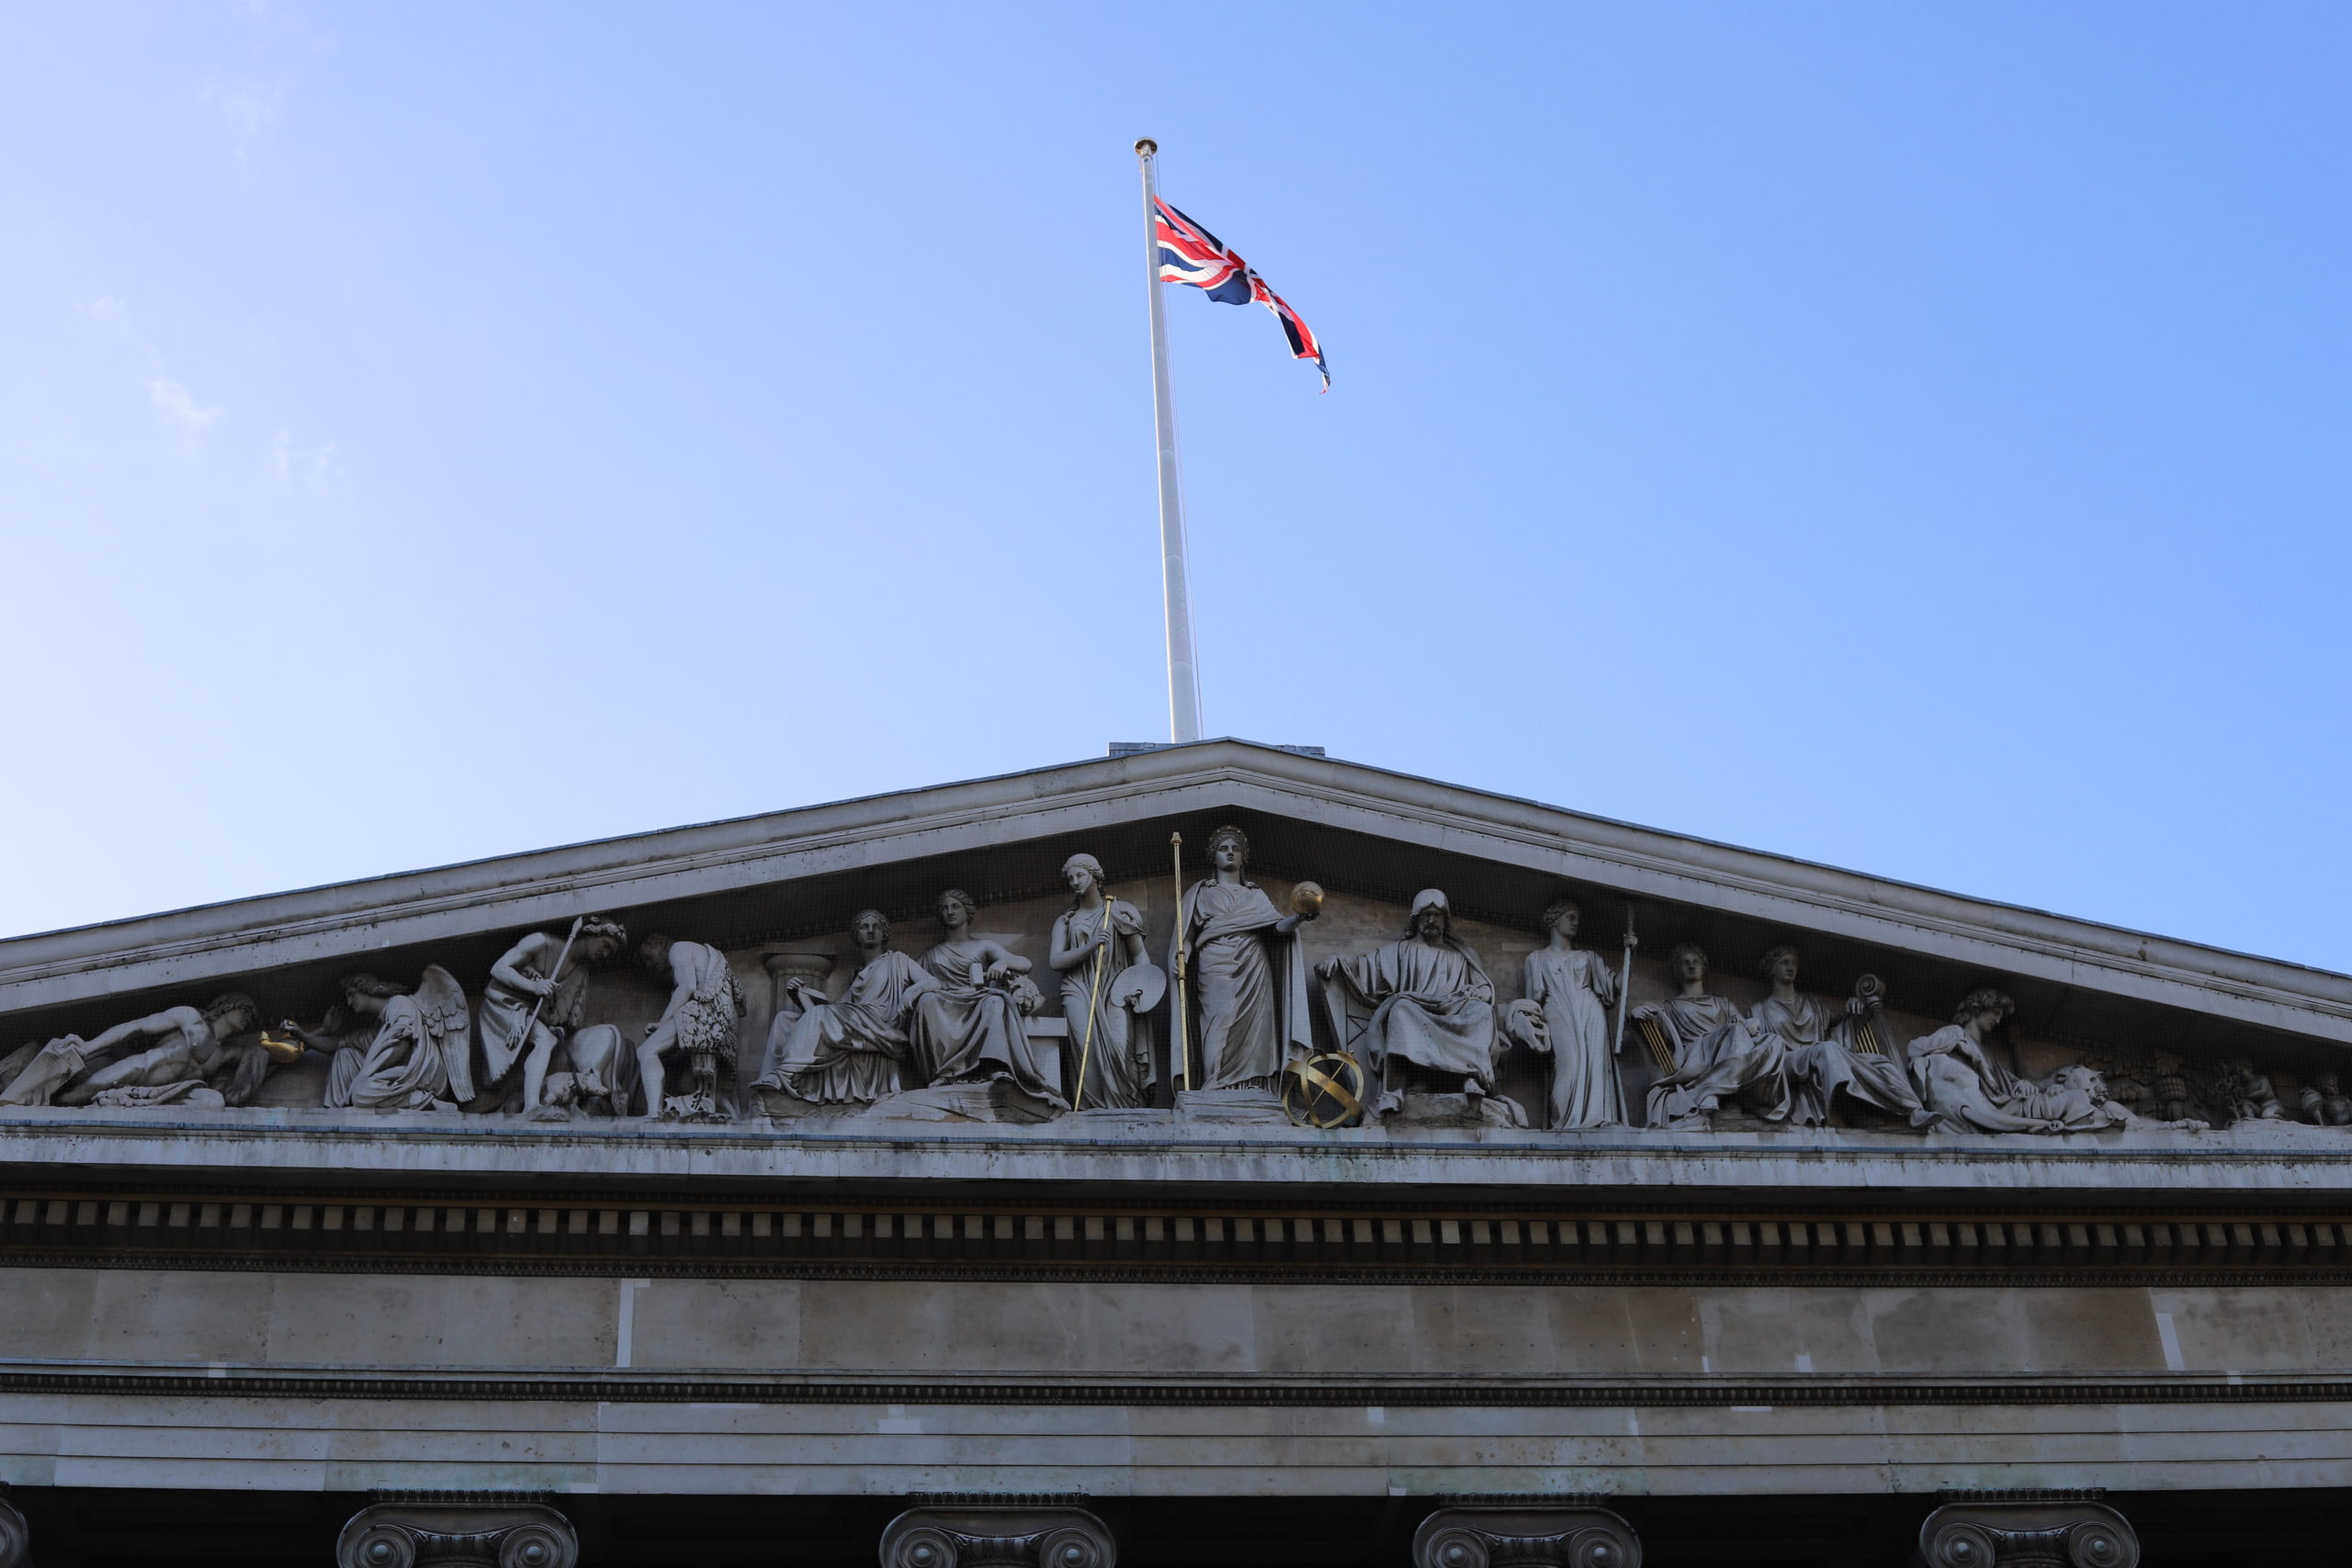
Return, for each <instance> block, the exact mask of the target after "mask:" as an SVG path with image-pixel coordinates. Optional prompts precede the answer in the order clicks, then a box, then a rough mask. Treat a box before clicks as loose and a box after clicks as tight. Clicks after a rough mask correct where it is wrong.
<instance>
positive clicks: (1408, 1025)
mask: <svg viewBox="0 0 2352 1568" xmlns="http://www.w3.org/2000/svg"><path fill="white" fill-rule="evenodd" d="M1315 972H1316V974H1317V975H1319V976H1322V977H1323V978H1324V979H1326V980H1337V981H1339V982H1340V985H1341V986H1343V987H1345V988H1346V989H1347V991H1348V992H1349V993H1350V994H1351V996H1352V997H1353V998H1355V999H1356V1000H1358V1001H1360V1002H1362V1003H1363V1004H1364V1005H1365V1006H1367V1007H1369V1008H1371V1009H1372V1010H1373V1013H1372V1022H1371V1023H1370V1025H1369V1026H1368V1027H1367V1028H1366V1029H1365V1031H1364V1043H1365V1052H1366V1055H1369V1056H1370V1058H1371V1060H1369V1061H1367V1062H1366V1063H1365V1064H1364V1067H1365V1070H1366V1071H1367V1072H1369V1073H1371V1074H1372V1075H1373V1076H1374V1077H1375V1078H1376V1079H1377V1080H1378V1082H1379V1084H1380V1098H1379V1100H1378V1101H1377V1103H1376V1104H1375V1105H1374V1115H1381V1116H1385V1115H1386V1114H1388V1113H1389V1112H1390V1111H1395V1110H1397V1108H1398V1107H1400V1106H1402V1105H1403V1104H1404V1103H1405V1091H1404V1085H1403V1080H1404V1077H1405V1074H1404V1073H1403V1072H1401V1071H1400V1070H1399V1069H1398V1066H1397V1065H1398V1064H1400V1063H1410V1064H1411V1065H1412V1066H1416V1067H1419V1068H1420V1069H1422V1070H1423V1071H1424V1072H1426V1073H1430V1074H1432V1075H1436V1076H1438V1077H1460V1078H1461V1080H1462V1092H1463V1093H1464V1094H1466V1095H1471V1096H1474V1097H1475V1096H1479V1095H1487V1094H1492V1093H1493V1092H1494V1091H1495V1082H1496V1078H1497V1076H1498V1067H1499V1066H1500V1058H1501V1053H1502V1049H1503V1045H1502V1042H1501V1038H1500V1037H1499V1036H1498V1034H1497V1033H1496V1032H1495V983H1494V982H1493V981H1492V980H1490V979H1488V978H1487V970H1486V966H1485V965H1484V964H1480V963H1479V962H1478V955H1477V953H1475V952H1473V951H1472V950H1471V948H1470V946H1469V944H1468V943H1467V942H1463V941H1462V940H1460V939H1459V938H1457V937H1456V936H1455V935H1454V934H1453V909H1452V908H1451V907H1450V906H1449V905H1448V904H1447V903H1446V898H1445V895H1444V894H1443V893H1442V892H1440V891H1439V890H1438V889H1436V888H1434V887H1430V888H1425V889H1423V890H1422V891H1421V892H1419V893H1418V894H1415V895H1414V897H1413V908H1412V913H1411V915H1410V916H1409V917H1408V919H1407V920H1406V922H1405V934H1404V936H1403V937H1402V938H1401V939H1399V940H1398V941H1396V942H1390V943H1388V944H1387V945H1386V946H1385V947H1376V948H1374V949H1373V950H1372V951H1371V952H1370V953H1359V954H1357V955H1356V956H1355V957H1353V958H1327V959H1325V960H1323V961H1322V962H1321V963H1319V964H1317V965H1316V966H1315Z"/></svg>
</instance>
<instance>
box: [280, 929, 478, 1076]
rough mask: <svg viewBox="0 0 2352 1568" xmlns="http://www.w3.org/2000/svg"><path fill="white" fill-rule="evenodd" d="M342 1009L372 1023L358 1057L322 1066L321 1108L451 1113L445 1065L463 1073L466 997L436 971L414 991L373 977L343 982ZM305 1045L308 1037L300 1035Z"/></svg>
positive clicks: (344, 1055)
mask: <svg viewBox="0 0 2352 1568" xmlns="http://www.w3.org/2000/svg"><path fill="white" fill-rule="evenodd" d="M343 996H344V1006H345V1008H346V1009H348V1010H350V1011H351V1012H353V1013H355V1014H356V1015H359V1016H361V1017H372V1018H373V1019H374V1020H375V1021H376V1032H375V1033H374V1034H373V1036H371V1037H370V1038H369V1040H368V1043H367V1045H366V1046H365V1047H363V1048H361V1049H359V1050H356V1051H354V1050H349V1049H345V1050H340V1051H337V1052H336V1053H335V1054H334V1058H333V1059H332V1060H331V1061H330V1062H329V1063H328V1065H327V1089H326V1103H327V1104H328V1105H330V1106H349V1107H351V1108H352V1109H354V1110H358V1111H429V1110H442V1111H449V1110H455V1109H457V1106H456V1102H455V1101H454V1100H452V1098H451V1089H450V1065H451V1062H452V1061H453V1060H455V1061H457V1062H458V1064H459V1066H460V1070H462V1068H463V1054H464V1053H465V1052H466V1051H467V1050H468V1049H469V1047H470V1041H469V1036H468V1029H469V1022H470V1021H469V1018H468V1016H467V1012H466V993H465V991H464V990H463V988H462V987H459V986H458V981H457V977H456V976H453V975H451V974H450V973H449V972H448V971H447V969H444V968H442V967H441V966H440V965H439V964H434V965H432V966H431V967H429V968H427V969H426V970H425V971H424V978H423V979H422V980H421V981H420V982H418V984H417V987H416V988H415V990H414V991H413V992H412V991H411V990H409V988H408V987H404V986H399V985H395V984H393V983H391V982H390V981H386V980H379V979H378V978H376V977H375V976H373V975H349V976H345V977H344V981H343ZM303 1035H304V1038H306V1039H307V1038H308V1035H309V1032H308V1031H304V1032H303Z"/></svg>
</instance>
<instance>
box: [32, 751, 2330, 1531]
mask: <svg viewBox="0 0 2352 1568" xmlns="http://www.w3.org/2000/svg"><path fill="white" fill-rule="evenodd" d="M1227 829H1238V831H1227ZM1179 856H1181V857H1182V868H1181V871H1180V869H1179V865H1178V857H1179ZM951 892H953V894H955V895H956V897H947V896H946V895H948V894H950V893H951ZM1570 906H1573V907H1574V912H1573V914H1570V913H1569V912H1568V908H1569V907H1570ZM1629 931H1631V932H1632V933H1633V934H1634V936H1635V938H1636V941H1635V942H1634V944H1631V945H1629V944H1628V943H1627V942H1626V940H1625V938H1626V936H1627V933H1628V932H1629ZM656 933H659V934H660V936H661V938H662V940H659V941H652V942H649V941H648V940H647V939H648V938H649V937H651V936H654V935H655V934H656ZM2347 1046H2352V978H2347V977H2346V976H2339V975H2334V974H2327V973H2323V972H2319V971H2314V970H2311V969H2307V968H2302V967H2298V966H2296V965H2292V964H2279V963H2273V962H2269V961H2267V960H2262V959H2256V958H2249V957H2245V956H2242V955H2238V954H2233V953H2222V952H2217V951H2213V950H2211V949H2206V948H2201V947H2198V946H2195V945H2193V944H2190V943H2185V942H2172V941H2166V940H2161V939H2157V938H2153V937H2148V936H2144V935H2142V934H2139V933H2133V932H2126V931H2116V930H2112V929H2109V928H2105V927H2099V926H2096V925H2090V924H2086V923H2084V922H2080V921H2075V920H2069V919H2063V918H2061V917H2057V916H2052V915H2048V914H2042V913H2039V912H2035V911H2030V910H2024V909H2018V908H2009V907H2006V906H2001V905H1995V904H1988V903H1984V902H1981V901H1977V900H1973V899H1967V898H1961V897H1952V896H1951V895H1946V894H1941V893H1936V892H1931V891H1928V890H1925V889H1920V888H1916V887H1910V886H1903V885H1899V884H1894V883H1887V882H1883V881H1879V880H1876V879H1872V878H1870V877H1866V876H1860V875H1856V874H1849V873H1846V872H1841V871H1836V870H1831V869H1828V868H1825V867H1821V866H1815V865H1810V864H1805V863H1798V862H1794V861H1790V860H1787V859H1783V858H1780V857H1776V856H1771V855H1767V854H1759V853H1755V852H1747V851H1743V850H1737V849H1732V848H1728V847H1725V846H1722V845H1717V844H1712V843H1706V842H1702V841H1698V840H1690V839H1686V838H1679V837H1677V836H1674V835H1672V834H1668V833H1662V832H1657V831H1653V830H1650V829H1641V828H1635V827H1630V826H1627V825H1624V824H1621V823H1615V822H1610V821H1604V820H1600V819H1596V818H1589V817H1584V816H1579V815H1577V814H1575V813H1572V812H1566V811H1561V810H1557V809H1554V808H1551V807H1542V806H1537V805H1533V804H1530V803H1527V802H1523V801H1519V800H1513V799H1506V798H1500V797H1497V796H1494V795H1484V794H1481V793H1478V792H1476V791H1472V790H1465V789H1461V788H1456V787H1453V786H1448V785H1443V784H1433V783H1430V782H1427V781H1423V780H1419V779H1412V778H1406V777H1400V776H1397V775H1395V774H1390V773H1381V772H1378V771H1376V770H1373V769H1368V768H1363V767H1358V766H1354V765H1351V764H1347V763H1342V762H1339V761H1330V760H1328V759H1324V758H1320V757H1316V756H1312V755H1306V754H1303V753H1301V752H1299V751H1297V750H1283V749H1275V748H1267V747H1260V746H1255V745H1250V744H1247V743H1242V742H1237V741H1210V742H1204V743H1200V744H1196V745H1192V746H1184V747H1174V748H1167V749H1159V750H1148V751H1142V752H1137V753H1134V754H1129V755H1124V756H1117V757H1114V758H1111V759H1107V760H1103V761H1092V762H1085V763H1079V764H1074V765H1071V766H1068V767H1060V768H1053V769H1047V770H1043V771H1040V772H1037V773H1026V774H1020V775H1014V776H1012V777H1006V778H998V779H989V780H983V781H978V782H975V783H969V784H954V785H948V786H944V787H940V788H935V789H928V790H922V791H917V792H911V793H908V794H904V795H888V796H882V797H877V798H874V799H868V800H861V801H853V802H848V803H844V804H840V805H834V806H827V807H813V808H809V809H805V810H797V811H790V812H785V813H780V814H776V815H774V816H769V817H763V818H752V819H746V820H742V821H735V822H726V823H718V824H712V825H707V826H704V827H697V828H689V829H676V830H673V831H669V832H663V833H659V834H651V835H647V836H644V837H639V838H635V839H628V840H616V841H611V842H605V843H596V844H589V845H582V846H576V847H573V848H570V849H563V850H555V851H548V852H539V853H534V854H526V855H518V856H515V857H511V858H508V859H503V860H498V861H492V862H484V863H477V864H471V865H464V866H456V867H449V868H445V869H442V870H438V871H432V872H425V873H419V874H408V875H401V876H391V877H385V878H381V879H378V880H374V881H369V882H364V883H357V884H352V885H347V886H335V887H327V888H320V889H313V890H310V891H305V892H300V893H292V894H285V895H279V896H276V897H266V898H257V899H251V900H246V901H243V902H239V903H235V904H231V905H223V906H217V907H212V908H200V909H194V910H186V911H181V912H177V913H174V914H168V915H160V916H155V917H152V918H148V919H135V920H127V921H122V922H118V923H114V924H110V925H106V926H100V927H93V928H87V929H83V930H76V931H62V932H54V933H49V934H45V935H40V936H31V937H24V938H19V939H17V940H14V941H10V942H0V1262H5V1263H6V1268H5V1269H0V1323H5V1324H6V1325H7V1333H6V1338H5V1341H0V1345H5V1348H0V1482H5V1483H6V1487H7V1491H6V1507H5V1508H0V1568H6V1565H7V1564H11V1563H16V1562H37V1563H40V1564H42V1565H44V1568H93V1565H97V1564H128V1563H153V1562H173V1563H183V1564H213V1563H219V1564H228V1563H238V1564H265V1563H268V1564H274V1563H280V1562H284V1563H295V1562H310V1563H319V1564H325V1563H329V1562H340V1563H344V1564H366V1565H370V1568H375V1565H386V1568H389V1565H393V1564H406V1563H412V1562H496V1563H502V1564H519V1565H525V1568H555V1565H558V1564H562V1563H569V1562H582V1563H590V1564H606V1563H610V1564H652V1563H662V1564H673V1563H674V1564H685V1563H697V1564H698V1563H798V1564H828V1565H831V1564H842V1565H847V1564H865V1563H874V1562H881V1563H885V1564H888V1565H890V1568H952V1565H954V1564H957V1563H962V1564H966V1565H967V1568H976V1565H978V1564H980V1563H1012V1562H1023V1563H1035V1564H1039V1565H1041V1568H1042V1565H1044V1564H1047V1563H1051V1564H1054V1565H1056V1568H1110V1565H1111V1564H1112V1563H1114V1562H1124V1563H1127V1564H1130V1565H1146V1568H1156V1565H1161V1564H1166V1565H1170V1568H1173V1565H1177V1564H1186V1565H1191V1564H1200V1563H1211V1562H1214V1563H1219V1564H1225V1565H1229V1568H1257V1565H1261V1564H1263V1565H1267V1568H1272V1565H1275V1564H1282V1565H1285V1568H1287V1565H1292V1564H1317V1565H1329V1568H1353V1565H1357V1564H1363V1565H1372V1564H1399V1565H1401V1564H1406V1563H1414V1564H1417V1565H1420V1568H1481V1565H1489V1564H1490V1565H1495V1568H1500V1565H1503V1564H1513V1563H1538V1562H1544V1563H1561V1564H1577V1565H1579V1568H1630V1565H1632V1564H1635V1563H1639V1562H1649V1563H1652V1564H1657V1565H1671V1564H1677V1563H1693V1564H1700V1563H1706V1564H1714V1563H1724V1564H1728V1563H1741V1564H1747V1563H1758V1564H1761V1563H1785V1564H1797V1563H1804V1564H1847V1563H1852V1564H1864V1563H1883V1564H1887V1565H1889V1568H1893V1565H1894V1564H1898V1563H1904V1562H1912V1561H1914V1560H1915V1559H1916V1560H1918V1561H1924V1562H1934V1563H1937V1564H1939V1568H1977V1565H1979V1564H1991V1563H1997V1562H2017V1563H2024V1562H2035V1563H2043V1562H2072V1563H2076V1564H2080V1565H2082V1568H2123V1565H2125V1564H2128V1563H2131V1562H2147V1563H2150V1564H2190V1563H2197V1564H2222V1563H2238V1562H2321V1561H2335V1560H2336V1559H2338V1558H2341V1557H2342V1556H2343V1554H2344V1553H2345V1551H2346V1549H2347V1546H2352V1516H2347V1511H2346V1503H2347V1499H2352V1492H2347V1484H2348V1483H2352V1291H2347V1289H2346V1283H2347V1280H2352V1262H2347V1259H2352V1203H2347V1201H2346V1197H2347V1191H2352V1126H2347V1125H2346V1123H2347V1122H2352V1100H2347V1099H2346V1096H2345V1095H2344V1093H2343V1091H2342V1088H2341V1081H2340V1079H2339V1077H2338V1074H2339V1073H2340V1072H2341V1071H2342V1070H2343V1066H2344V1062H2345V1058H2346V1049H2347Z"/></svg>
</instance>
